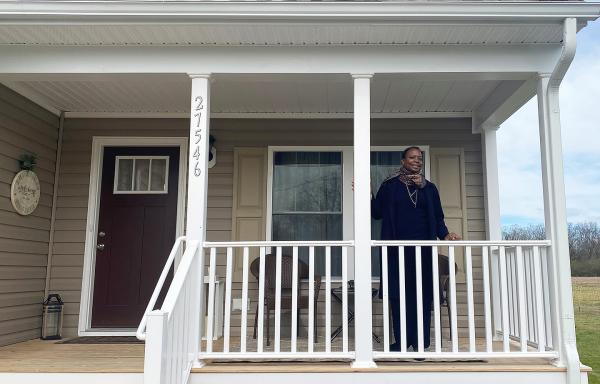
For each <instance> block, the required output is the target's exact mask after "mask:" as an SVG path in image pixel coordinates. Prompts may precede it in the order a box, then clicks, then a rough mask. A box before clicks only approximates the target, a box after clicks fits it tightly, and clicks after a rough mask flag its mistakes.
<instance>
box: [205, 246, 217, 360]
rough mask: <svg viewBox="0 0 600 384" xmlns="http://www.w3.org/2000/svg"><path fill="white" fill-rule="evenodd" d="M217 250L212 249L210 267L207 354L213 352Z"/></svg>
mask: <svg viewBox="0 0 600 384" xmlns="http://www.w3.org/2000/svg"><path fill="white" fill-rule="evenodd" d="M216 264H217V249H216V248H215V247H212V248H211V249H210V264H209V266H208V324H207V325H206V352H207V353H211V352H212V350H213V326H214V319H215V273H216V272H215V271H216V269H217V265H216Z"/></svg>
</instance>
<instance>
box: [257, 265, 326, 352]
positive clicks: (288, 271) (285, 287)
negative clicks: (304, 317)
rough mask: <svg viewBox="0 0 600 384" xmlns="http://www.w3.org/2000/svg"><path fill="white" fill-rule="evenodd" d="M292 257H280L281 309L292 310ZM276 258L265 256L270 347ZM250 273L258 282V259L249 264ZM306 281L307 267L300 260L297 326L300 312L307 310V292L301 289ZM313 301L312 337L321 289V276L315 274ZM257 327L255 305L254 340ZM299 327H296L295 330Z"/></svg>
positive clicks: (268, 343)
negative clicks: (303, 281) (303, 280)
mask: <svg viewBox="0 0 600 384" xmlns="http://www.w3.org/2000/svg"><path fill="white" fill-rule="evenodd" d="M292 267H293V265H292V256H289V255H282V256H281V309H282V310H291V309H292ZM275 271H276V257H275V255H274V254H267V255H265V302H264V308H265V316H266V320H267V345H270V332H269V331H270V320H269V319H270V317H271V311H272V310H275V279H276V273H275ZM250 273H252V275H253V276H254V277H255V278H256V280H257V281H260V280H259V279H260V258H256V259H255V260H254V261H253V262H252V264H250ZM302 279H308V265H307V264H306V263H305V262H303V261H302V260H298V294H297V298H298V299H297V301H298V304H297V305H298V310H297V319H298V320H297V324H298V325H300V310H301V309H308V301H309V300H308V290H304V291H303V290H302V289H301V280H302ZM314 287H315V300H314V316H315V321H314V335H315V339H316V336H317V302H318V298H319V289H320V288H321V276H319V275H317V274H315V280H314ZM257 326H258V304H256V314H255V316H254V338H255V339H256V329H257ZM298 329H300V327H299V326H298V327H297V330H298Z"/></svg>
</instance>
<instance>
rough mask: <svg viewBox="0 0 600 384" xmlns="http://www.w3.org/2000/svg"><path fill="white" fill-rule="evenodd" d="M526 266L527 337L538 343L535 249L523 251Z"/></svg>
mask: <svg viewBox="0 0 600 384" xmlns="http://www.w3.org/2000/svg"><path fill="white" fill-rule="evenodd" d="M523 255H524V260H523V262H524V264H525V288H526V291H525V294H526V301H525V302H526V304H527V335H528V337H529V341H531V342H533V343H537V340H538V337H537V332H536V330H535V324H536V319H535V317H536V313H535V292H534V290H535V277H534V276H533V262H532V259H533V249H532V248H525V249H524V250H523Z"/></svg>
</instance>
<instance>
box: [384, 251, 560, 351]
mask: <svg viewBox="0 0 600 384" xmlns="http://www.w3.org/2000/svg"><path fill="white" fill-rule="evenodd" d="M372 246H374V247H381V254H382V276H387V275H388V257H387V255H388V251H389V250H390V249H391V248H397V250H398V256H397V257H398V258H399V262H398V271H397V274H398V276H399V278H398V281H399V292H400V295H399V296H400V298H399V300H400V303H399V305H400V314H401V316H400V317H401V320H400V326H401V346H400V351H390V349H389V345H390V340H391V335H390V326H389V299H388V292H389V286H388V282H387V279H385V278H384V279H383V283H382V289H383V302H382V304H381V305H382V307H383V308H382V309H383V333H384V343H383V351H374V352H373V356H374V358H375V359H389V358H401V357H405V358H429V359H436V358H446V359H447V358H460V359H464V358H502V357H523V356H528V357H544V358H555V357H558V352H557V351H556V350H555V349H553V348H552V344H551V342H549V340H551V335H552V327H554V326H556V325H555V324H554V322H553V321H552V318H551V316H550V314H551V312H552V311H551V307H552V306H554V305H555V303H554V299H553V298H552V297H551V295H550V294H549V292H550V290H549V289H548V287H549V280H548V279H549V278H550V277H549V276H548V266H547V264H548V258H547V255H548V254H549V252H547V248H548V247H550V242H549V241H452V242H449V241H373V242H372ZM407 247H414V248H415V251H414V253H415V256H414V257H415V270H416V276H415V277H416V297H417V301H416V302H417V309H416V314H417V327H418V329H417V333H418V345H417V350H416V351H409V350H408V349H407V345H406V332H407V330H406V312H405V309H406V298H405V292H404V290H405V283H404V282H405V280H406V271H405V270H404V255H405V250H406V249H407ZM425 248H430V249H431V252H430V253H431V256H430V257H431V265H432V282H433V289H432V293H433V305H432V309H433V312H434V315H433V317H432V328H433V337H432V338H431V345H430V347H429V348H428V349H425V348H424V332H426V331H428V330H424V329H423V322H422V319H423V300H422V298H423V278H422V265H423V257H429V252H424V250H425ZM442 250H443V252H444V253H446V252H447V264H448V266H447V268H448V279H449V284H448V292H447V294H448V304H447V305H449V306H450V311H449V312H450V315H449V316H450V319H448V323H449V325H450V328H451V329H450V345H449V346H446V347H444V346H443V337H444V336H443V333H442V329H441V325H442V322H441V317H442V313H441V312H442V311H441V305H440V303H441V298H440V289H439V288H440V286H439V284H440V279H439V271H440V265H439V260H440V259H439V255H440V253H441V252H442ZM394 253H395V252H394ZM458 253H460V254H462V256H460V257H464V275H465V282H464V287H465V291H463V292H462V295H463V297H464V296H466V303H467V306H466V310H465V309H461V308H460V306H459V305H458V301H457V295H458V293H457V291H458V288H459V286H460V285H461V284H458V283H457V274H458V271H457V270H456V267H455V266H456V260H457V257H458V256H457V254H458ZM425 254H426V255H427V256H424V255H425ZM476 258H477V259H478V260H480V261H481V263H480V265H481V269H479V268H477V269H475V268H474V267H473V261H474V259H476ZM444 260H445V259H444ZM490 267H492V268H490ZM480 284H481V285H480ZM475 286H478V287H479V286H480V287H481V289H480V291H481V292H480V295H482V296H483V304H482V305H481V304H480V305H476V303H475V297H474V291H475V288H474V287H475ZM476 312H478V313H479V314H477V313H476ZM465 315H466V328H467V329H466V332H465V333H466V334H467V336H464V335H462V336H461V332H459V329H458V328H459V327H458V323H459V318H464V317H465ZM492 315H494V317H495V318H497V319H499V320H498V321H496V322H493V321H492V320H493V317H492ZM476 316H477V317H478V318H481V317H483V320H484V324H485V326H484V337H483V338H479V339H478V338H477V337H476V336H477V331H478V330H477V328H476V326H475V318H476ZM478 340H481V341H482V342H481V343H480V344H478Z"/></svg>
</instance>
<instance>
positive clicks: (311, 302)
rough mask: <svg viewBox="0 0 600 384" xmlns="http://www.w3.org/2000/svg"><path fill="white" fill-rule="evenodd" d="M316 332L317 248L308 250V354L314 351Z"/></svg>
mask: <svg viewBox="0 0 600 384" xmlns="http://www.w3.org/2000/svg"><path fill="white" fill-rule="evenodd" d="M314 331H315V247H309V248H308V353H312V352H313V350H314V343H315V340H314V335H315V333H314Z"/></svg>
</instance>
